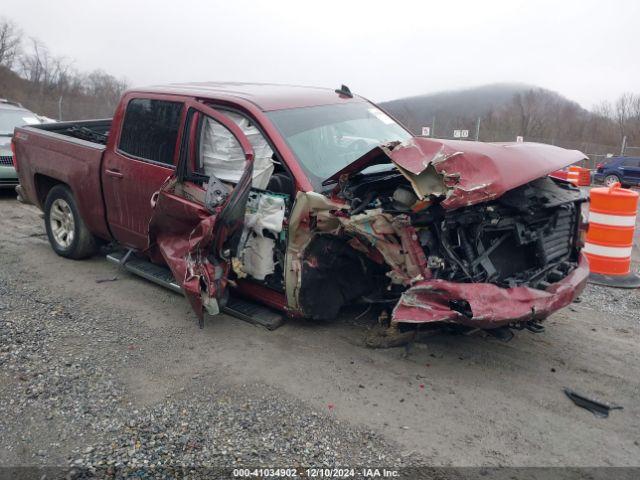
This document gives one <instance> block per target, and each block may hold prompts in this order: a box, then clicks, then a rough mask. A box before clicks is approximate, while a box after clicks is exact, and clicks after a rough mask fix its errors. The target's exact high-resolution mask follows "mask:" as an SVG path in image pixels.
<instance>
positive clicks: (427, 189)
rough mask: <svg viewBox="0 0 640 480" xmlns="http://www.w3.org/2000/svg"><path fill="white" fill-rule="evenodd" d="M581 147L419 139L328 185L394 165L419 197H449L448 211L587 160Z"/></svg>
mask: <svg viewBox="0 0 640 480" xmlns="http://www.w3.org/2000/svg"><path fill="white" fill-rule="evenodd" d="M585 158H586V156H585V154H583V153H581V152H579V151H577V150H566V149H564V148H560V147H556V146H553V145H545V144H540V143H482V142H467V141H459V140H432V139H429V138H422V137H414V138H411V139H409V140H407V141H406V142H404V143H398V142H393V143H390V144H387V145H382V146H378V147H376V148H374V149H373V150H371V151H369V152H368V153H366V154H365V155H363V156H362V157H360V158H359V159H358V160H356V161H355V162H353V163H351V164H350V165H348V166H346V167H345V168H343V169H342V170H340V171H339V172H337V173H336V174H335V175H333V176H332V177H331V178H329V179H328V180H327V181H325V182H324V183H325V184H326V183H329V182H336V181H339V180H344V179H345V178H348V176H350V175H353V174H356V173H358V172H360V171H362V170H364V169H365V168H367V167H370V166H372V165H379V164H384V163H389V162H391V163H393V164H394V165H395V166H396V167H397V168H398V169H399V170H400V172H401V173H402V174H403V175H404V176H405V177H406V178H407V179H408V180H409V182H410V183H411V185H412V186H413V189H414V190H415V192H416V194H417V195H418V196H419V197H420V198H425V197H427V196H429V195H434V196H438V197H444V199H443V200H442V203H441V205H442V206H443V207H444V208H446V209H449V210H453V209H456V208H460V207H463V206H469V205H475V204H478V203H482V202H486V201H489V200H492V199H495V198H498V197H500V196H501V195H502V194H504V193H505V192H507V191H509V190H512V189H514V188H516V187H519V186H521V185H524V184H525V183H527V182H530V181H532V180H534V179H536V178H539V177H543V176H545V175H547V174H549V173H551V172H553V171H555V170H558V169H560V168H563V167H566V166H567V165H571V164H572V163H576V162H579V161H581V160H583V159H585Z"/></svg>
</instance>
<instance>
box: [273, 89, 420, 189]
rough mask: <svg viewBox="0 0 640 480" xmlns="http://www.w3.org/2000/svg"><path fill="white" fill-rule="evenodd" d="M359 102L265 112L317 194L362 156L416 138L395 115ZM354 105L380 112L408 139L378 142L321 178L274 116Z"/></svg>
mask: <svg viewBox="0 0 640 480" xmlns="http://www.w3.org/2000/svg"><path fill="white" fill-rule="evenodd" d="M358 100H359V101H355V102H354V101H353V100H351V101H350V102H349V103H344V104H340V103H335V104H334V103H330V104H323V105H313V106H307V107H295V108H287V109H281V110H271V111H267V112H264V113H265V114H266V115H265V116H266V119H267V120H268V121H269V123H270V124H271V125H272V126H273V128H274V129H275V131H276V132H277V133H278V135H279V136H280V138H281V139H282V141H283V142H284V143H285V145H286V146H287V148H288V150H289V152H290V153H291V155H293V159H294V160H295V162H296V163H297V165H298V166H299V168H300V170H301V173H303V174H304V176H305V177H306V179H307V180H308V181H309V183H310V184H311V186H312V188H313V190H314V191H316V192H319V193H322V192H324V191H326V190H327V187H326V186H324V185H323V182H324V181H326V180H327V179H328V178H330V177H331V176H333V175H334V174H335V173H336V172H338V171H340V170H342V169H343V168H345V167H347V166H348V165H350V164H352V163H353V162H355V161H356V160H358V159H359V158H361V157H362V156H364V155H366V154H367V153H368V152H370V151H371V150H373V149H375V148H378V147H379V146H380V145H383V144H384V143H387V142H389V141H394V140H401V141H402V140H407V139H410V138H413V137H415V134H414V133H413V132H411V131H410V130H409V129H408V128H407V127H406V126H405V125H404V124H402V122H400V121H399V120H398V119H397V118H395V117H394V116H393V115H391V114H389V113H388V112H387V111H386V110H385V109H384V108H381V107H379V106H378V105H376V104H374V103H372V102H370V101H368V100H365V99H361V98H359V99H358ZM353 104H358V105H362V106H363V107H364V109H367V110H369V109H376V110H378V111H379V112H381V113H383V114H384V115H385V116H386V117H388V118H389V119H391V120H392V121H393V124H394V127H396V128H399V130H400V131H402V133H403V134H405V133H406V137H405V138H396V139H390V140H385V141H378V143H376V144H372V145H371V148H369V149H368V150H366V151H364V152H362V153H361V154H360V155H357V156H355V157H354V158H353V159H351V161H349V162H346V163H344V164H343V165H338V166H336V168H335V171H332V172H331V173H330V174H326V175H325V176H323V177H320V176H318V175H314V172H313V171H312V170H311V169H310V168H309V166H308V165H307V164H306V163H305V162H303V161H302V160H301V158H300V156H299V151H298V150H297V149H296V148H295V146H294V145H292V143H291V142H290V141H289V138H288V137H287V135H285V133H284V132H283V130H282V128H281V126H280V124H279V122H277V119H274V115H273V114H281V113H282V112H286V111H294V110H295V111H301V110H311V109H316V108H322V107H342V106H343V105H351V106H353ZM339 123H342V122H336V124H339ZM391 167H392V166H391V165H390V164H377V165H372V166H371V167H367V168H365V169H364V170H363V172H364V173H365V174H367V173H374V171H373V170H375V172H382V171H386V170H390V169H391ZM369 169H371V170H372V171H371V172H367V170H369ZM361 173H362V172H361Z"/></svg>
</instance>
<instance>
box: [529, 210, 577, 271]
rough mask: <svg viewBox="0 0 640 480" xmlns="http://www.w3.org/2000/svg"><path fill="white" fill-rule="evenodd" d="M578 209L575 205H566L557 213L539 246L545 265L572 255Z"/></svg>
mask: <svg viewBox="0 0 640 480" xmlns="http://www.w3.org/2000/svg"><path fill="white" fill-rule="evenodd" d="M576 210H577V209H576V207H575V205H573V204H570V205H564V206H563V207H561V208H560V209H559V210H557V211H556V214H555V217H554V218H553V220H552V224H553V225H552V226H551V228H550V229H549V231H547V232H544V234H543V236H542V238H541V239H540V243H539V244H538V248H539V250H538V251H539V254H540V256H541V257H542V258H543V263H549V262H552V261H554V260H557V259H559V258H562V257H566V256H568V255H569V254H570V253H571V249H572V248H573V243H574V238H573V235H574V232H575V231H576V221H577V215H576Z"/></svg>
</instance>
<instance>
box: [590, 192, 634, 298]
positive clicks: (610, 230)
mask: <svg viewBox="0 0 640 480" xmlns="http://www.w3.org/2000/svg"><path fill="white" fill-rule="evenodd" d="M590 197H591V202H590V203H591V205H590V207H589V230H588V231H587V238H586V242H585V246H584V249H583V252H584V253H585V254H586V256H587V258H588V259H589V268H590V270H591V274H590V275H589V281H590V282H591V283H597V284H601V285H608V286H612V287H626V288H636V287H640V277H639V276H638V275H636V274H634V273H632V272H631V251H632V250H633V236H634V232H635V226H636V214H637V211H638V192H634V191H633V190H628V189H626V188H621V187H620V184H619V183H615V184H614V185H612V186H611V187H608V188H607V187H603V188H593V189H591V193H590Z"/></svg>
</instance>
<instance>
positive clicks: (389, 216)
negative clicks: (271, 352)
mask: <svg viewBox="0 0 640 480" xmlns="http://www.w3.org/2000/svg"><path fill="white" fill-rule="evenodd" d="M338 196H339V197H341V198H342V199H344V200H346V202H347V203H346V204H345V205H344V206H343V207H342V208H339V209H335V210H330V211H329V212H326V211H324V212H322V211H317V212H316V216H315V219H313V217H312V221H311V227H312V232H314V231H315V233H316V235H312V238H311V239H310V241H309V244H308V246H307V248H306V249H305V250H304V253H303V266H302V274H301V282H300V284H301V287H300V295H299V300H300V306H301V307H302V309H303V311H304V312H305V314H306V315H308V316H311V317H314V318H331V317H334V316H335V315H336V314H337V312H338V310H339V308H340V307H341V306H342V305H346V304H348V303H350V302H352V301H355V300H356V299H362V300H364V301H365V302H371V303H385V302H386V303H390V304H393V303H394V302H395V301H397V300H398V299H399V298H400V296H401V294H402V293H403V292H404V291H405V290H406V289H407V287H410V286H411V285H413V284H415V283H416V282H418V281H421V280H435V279H442V280H446V281H450V282H457V283H470V282H473V283H491V284H494V285H497V286H499V287H504V288H511V287H517V286H525V287H530V288H534V289H539V290H545V289H546V288H548V287H549V286H550V285H551V284H553V283H555V282H557V281H559V280H562V279H563V278H565V276H566V275H567V274H569V273H570V272H571V271H572V270H573V269H574V268H575V267H576V266H577V263H578V251H577V249H576V248H575V246H574V245H575V240H576V235H578V226H579V215H580V209H579V204H580V202H581V201H582V200H581V199H580V192H579V190H578V189H576V188H575V187H573V186H571V185H569V184H566V183H556V181H554V180H553V179H551V178H549V177H543V178H540V179H537V180H534V181H533V182H530V183H527V184H525V185H523V186H521V187H518V188H516V189H514V190H511V191H509V192H507V193H506V194H505V195H503V196H502V197H500V198H498V199H497V200H495V201H491V202H486V203H480V204H477V205H472V206H469V207H464V208H459V209H456V210H453V211H448V210H446V209H444V208H442V206H441V205H440V203H439V201H438V198H432V199H429V200H427V201H423V200H419V199H418V197H417V196H416V194H415V193H414V192H413V191H412V189H411V186H410V185H409V183H408V182H407V180H406V178H405V177H404V176H403V175H401V174H400V173H398V172H397V171H395V169H394V171H390V172H382V173H377V174H369V175H359V176H355V177H353V178H352V179H350V180H349V181H348V182H346V183H345V184H343V185H341V186H340V191H339V194H338ZM331 216H333V217H334V218H333V219H331V218H330V217H331ZM314 222H315V224H314ZM328 233H330V234H331V235H327V234H328ZM451 308H454V309H458V310H465V309H467V308H468V305H467V303H466V302H464V301H462V300H461V301H460V302H458V304H455V303H454V305H452V306H451ZM466 313H469V314H470V315H471V313H470V312H466Z"/></svg>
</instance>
